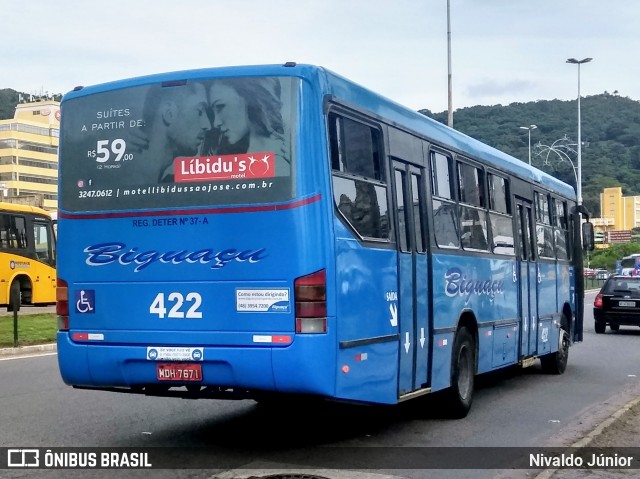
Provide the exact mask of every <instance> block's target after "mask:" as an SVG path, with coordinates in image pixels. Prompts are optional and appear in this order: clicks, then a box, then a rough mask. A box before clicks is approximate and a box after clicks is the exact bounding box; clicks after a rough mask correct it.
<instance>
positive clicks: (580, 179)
mask: <svg viewBox="0 0 640 479" xmlns="http://www.w3.org/2000/svg"><path fill="white" fill-rule="evenodd" d="M591 60H593V58H583V59H582V60H576V59H575V58H569V59H568V60H567V63H572V64H574V65H578V166H577V170H578V180H577V182H578V184H577V185H576V186H577V191H576V193H577V195H578V206H581V205H582V131H581V128H582V125H581V123H582V122H581V119H580V65H582V64H583V63H589V62H590V61H591Z"/></svg>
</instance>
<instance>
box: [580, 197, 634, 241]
mask: <svg viewBox="0 0 640 479" xmlns="http://www.w3.org/2000/svg"><path fill="white" fill-rule="evenodd" d="M600 212H601V213H600V218H592V220H591V221H592V223H593V226H594V229H595V231H596V237H597V238H602V241H603V243H605V244H606V243H627V242H629V241H630V240H631V230H632V229H633V228H638V227H640V196H622V187H620V186H616V187H613V188H605V189H604V190H603V191H602V193H601V194H600Z"/></svg>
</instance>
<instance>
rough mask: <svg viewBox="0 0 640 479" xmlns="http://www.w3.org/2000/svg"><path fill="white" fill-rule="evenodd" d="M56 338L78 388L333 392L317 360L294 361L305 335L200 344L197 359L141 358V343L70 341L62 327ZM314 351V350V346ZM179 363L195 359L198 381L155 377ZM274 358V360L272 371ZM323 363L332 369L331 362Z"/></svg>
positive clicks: (209, 393) (210, 393)
mask: <svg viewBox="0 0 640 479" xmlns="http://www.w3.org/2000/svg"><path fill="white" fill-rule="evenodd" d="M57 340H58V363H59V367H60V373H61V376H62V379H63V381H64V382H65V383H66V384H68V385H72V386H75V387H80V388H91V389H103V390H110V391H122V392H143V393H144V394H150V395H162V396H174V395H177V396H183V397H192V396H193V394H191V393H189V394H188V395H186V396H185V395H183V394H180V393H178V394H165V393H166V392H167V390H168V389H169V388H178V387H184V386H187V387H188V389H189V390H190V391H194V390H197V389H198V388H197V386H200V387H201V389H202V394H201V395H200V396H199V397H223V396H227V395H228V396H230V398H231V396H234V395H235V396H237V397H239V398H243V397H252V395H253V392H257V393H259V392H287V393H299V394H314V395H322V396H331V395H333V394H334V387H335V386H334V377H333V376H332V375H327V372H328V371H327V370H324V371H321V370H319V368H318V366H319V363H318V362H314V363H313V364H311V365H309V364H304V363H300V361H299V360H298V361H296V360H295V358H299V357H300V352H299V351H298V352H296V349H298V348H299V347H301V344H300V343H304V342H308V340H307V338H299V339H298V338H297V339H296V341H294V344H291V345H289V346H288V347H287V348H281V347H280V348H271V347H253V348H251V347H215V348H208V347H204V348H202V349H203V354H202V360H199V361H163V360H151V359H148V357H147V355H148V348H147V347H146V346H141V345H110V344H93V343H92V344H87V343H80V342H75V341H73V340H72V339H71V338H70V335H69V333H67V332H58V338H57ZM295 343H298V344H297V345H296V344H295ZM316 343H317V344H316V345H315V346H316V347H317V348H319V349H322V347H321V346H322V345H321V342H318V341H316ZM176 347H177V346H176ZM308 348H309V344H307V349H308ZM317 352H318V353H320V351H319V350H318V351H317ZM324 356H325V357H326V355H324ZM315 357H323V356H322V355H320V356H315ZM181 362H182V363H195V364H200V365H201V368H202V380H201V381H162V380H159V379H158V365H159V364H167V363H181ZM274 363H275V364H276V365H277V366H276V372H274ZM287 363H289V364H290V368H287V367H284V368H283V364H287ZM325 367H327V368H328V369H330V370H331V371H333V368H332V367H331V366H329V365H325ZM307 368H309V370H307ZM320 369H324V368H322V367H321V368H320ZM205 390H206V391H205ZM174 392H175V391H174ZM214 393H215V394H214Z"/></svg>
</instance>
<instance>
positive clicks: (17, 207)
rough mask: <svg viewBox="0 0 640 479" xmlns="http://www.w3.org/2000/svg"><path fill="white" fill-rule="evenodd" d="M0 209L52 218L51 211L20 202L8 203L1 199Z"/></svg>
mask: <svg viewBox="0 0 640 479" xmlns="http://www.w3.org/2000/svg"><path fill="white" fill-rule="evenodd" d="M0 211H10V212H13V213H33V214H38V215H43V216H48V217H49V218H51V213H50V212H49V211H47V210H43V209H42V208H39V207H37V206H31V205H23V204H20V203H8V202H6V201H0Z"/></svg>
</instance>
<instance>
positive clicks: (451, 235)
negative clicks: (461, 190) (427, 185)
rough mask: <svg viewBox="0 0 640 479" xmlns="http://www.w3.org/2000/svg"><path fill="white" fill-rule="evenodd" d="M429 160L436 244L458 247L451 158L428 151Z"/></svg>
mask: <svg viewBox="0 0 640 479" xmlns="http://www.w3.org/2000/svg"><path fill="white" fill-rule="evenodd" d="M429 162H430V163H431V164H430V166H431V191H432V192H433V230H434V232H435V235H436V244H437V245H438V246H440V247H445V248H459V247H460V231H459V223H458V210H457V206H456V204H455V200H454V193H453V192H454V189H453V186H454V183H453V181H454V180H453V178H454V176H453V160H452V159H451V157H450V156H448V155H444V154H442V153H439V152H437V151H432V152H430V153H429Z"/></svg>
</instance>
